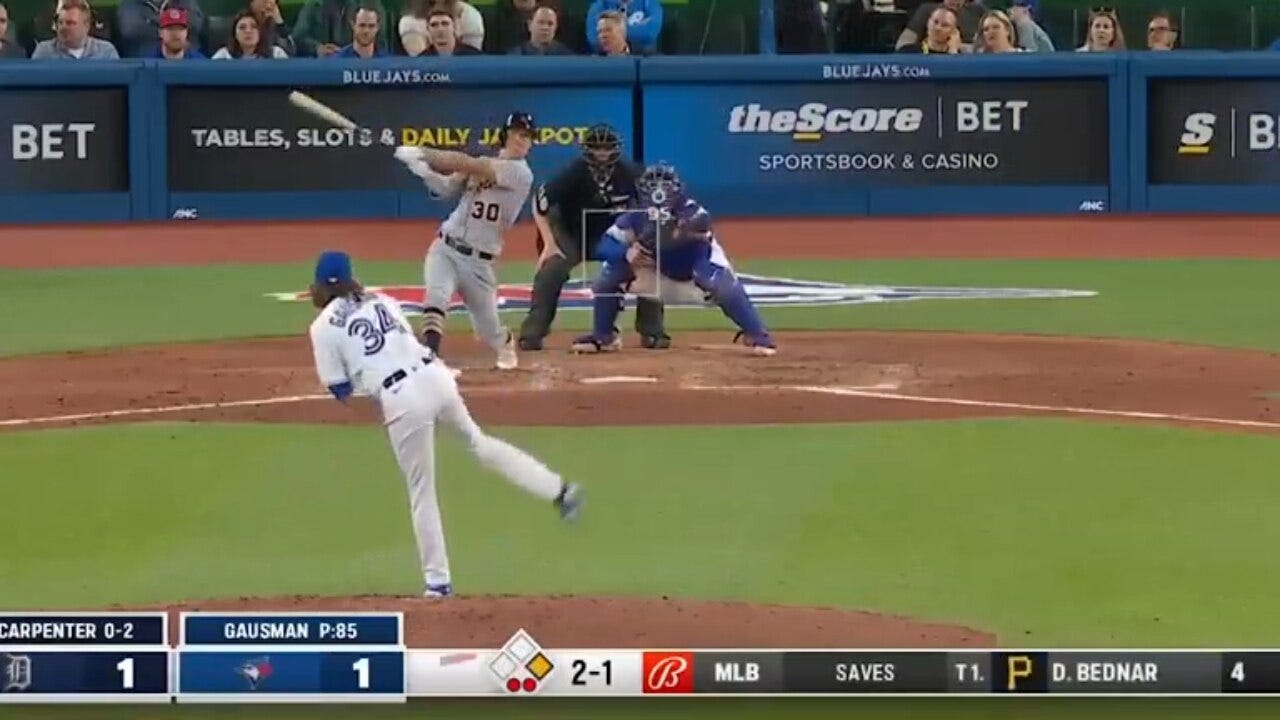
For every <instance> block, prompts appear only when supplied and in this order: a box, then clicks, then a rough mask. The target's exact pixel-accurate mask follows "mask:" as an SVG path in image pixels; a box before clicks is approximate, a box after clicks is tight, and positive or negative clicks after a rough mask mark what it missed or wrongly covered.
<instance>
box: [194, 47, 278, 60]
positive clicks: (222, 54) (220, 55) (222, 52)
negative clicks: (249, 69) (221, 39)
mask: <svg viewBox="0 0 1280 720" xmlns="http://www.w3.org/2000/svg"><path fill="white" fill-rule="evenodd" d="M271 57H272V59H274V60H288V59H289V53H287V52H285V51H284V48H282V47H280V46H279V45H272V46H271ZM213 59H214V60H233V59H235V58H232V57H231V51H230V50H227V49H226V48H225V47H220V48H218V52H216V53H214V54H213ZM240 59H241V60H260V59H261V58H259V57H258V56H257V55H242V56H241V57H240Z"/></svg>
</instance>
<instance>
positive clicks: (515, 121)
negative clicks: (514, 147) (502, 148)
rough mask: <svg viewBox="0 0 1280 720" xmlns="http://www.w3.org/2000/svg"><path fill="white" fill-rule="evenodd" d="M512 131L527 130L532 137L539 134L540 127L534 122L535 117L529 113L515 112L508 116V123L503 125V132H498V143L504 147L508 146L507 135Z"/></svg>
mask: <svg viewBox="0 0 1280 720" xmlns="http://www.w3.org/2000/svg"><path fill="white" fill-rule="evenodd" d="M512 130H527V131H528V132H529V134H530V135H533V134H534V133H536V132H537V130H538V127H537V125H535V124H534V122H533V116H532V115H530V114H529V113H527V112H513V113H511V114H510V115H508V116H507V121H506V122H504V123H502V130H500V131H498V142H499V143H500V144H502V145H506V144H507V134H508V133H510V132H511V131H512Z"/></svg>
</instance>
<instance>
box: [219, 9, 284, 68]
mask: <svg viewBox="0 0 1280 720" xmlns="http://www.w3.org/2000/svg"><path fill="white" fill-rule="evenodd" d="M288 57H289V54H288V53H286V52H285V51H284V48H282V47H280V46H279V45H274V44H272V43H271V41H270V40H269V39H268V37H267V35H266V33H264V32H262V25H261V24H260V21H259V20H258V16H257V15H255V14H254V13H253V11H252V10H241V11H240V12H239V14H237V15H236V19H235V22H234V23H232V25H231V38H230V39H229V40H228V41H227V45H226V47H222V48H219V49H218V52H216V53H214V54H213V59H214V60H233V59H234V60H254V59H257V58H274V59H276V60H284V59H287V58H288Z"/></svg>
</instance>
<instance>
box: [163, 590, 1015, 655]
mask: <svg viewBox="0 0 1280 720" xmlns="http://www.w3.org/2000/svg"><path fill="white" fill-rule="evenodd" d="M167 609H168V610H170V611H171V612H172V613H174V616H173V618H172V622H173V623H174V625H172V627H174V628H176V627H177V624H176V623H177V622H178V617H177V615H176V613H177V612H179V611H182V610H205V611H208V610H214V611H267V612H270V611H284V612H299V611H302V612H305V611H320V612H331V613H341V612H403V613H404V614H405V644H406V645H407V646H408V647H411V648H499V647H502V645H503V643H505V642H506V641H507V639H508V638H510V637H511V634H512V633H514V632H515V631H516V630H518V629H520V628H524V629H525V630H526V631H528V632H529V634H530V635H532V636H533V637H534V638H535V639H536V640H537V641H538V642H539V643H540V644H542V645H545V646H547V647H553V648H566V649H574V648H689V649H697V648H735V647H736V648H856V647H873V648H915V647H921V648H925V647H936V648H959V647H974V648H992V647H996V644H995V643H996V637H995V636H994V635H992V634H990V633H986V632H982V631H980V630H973V629H970V628H966V627H960V626H957V625H944V624H937V623H927V622H918V621H915V620H912V619H911V618H906V617H897V616H891V615H877V614H874V613H866V612H854V611H848V610H837V609H833V608H809V607H788V606H781V605H753V604H750V603H740V602H714V601H702V600H675V599H669V598H665V597H664V598H660V599H659V598H613V597H573V596H549V597H539V596H496V597H452V598H448V599H444V600H427V599H423V598H403V597H388V596H372V595H370V596H359V597H345V598H344V597H333V598H326V597H281V598H240V599H227V600H210V601H207V602H195V603H188V604H184V605H180V606H168V608H167ZM170 634H171V635H173V636H174V637H175V638H176V637H177V635H178V633H177V632H172V633H170Z"/></svg>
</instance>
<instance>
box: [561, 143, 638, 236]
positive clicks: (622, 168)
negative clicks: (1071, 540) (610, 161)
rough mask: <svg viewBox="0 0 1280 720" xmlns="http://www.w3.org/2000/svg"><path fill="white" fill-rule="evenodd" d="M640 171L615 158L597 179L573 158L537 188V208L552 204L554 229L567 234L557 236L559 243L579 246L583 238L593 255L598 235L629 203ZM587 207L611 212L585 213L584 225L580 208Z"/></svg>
mask: <svg viewBox="0 0 1280 720" xmlns="http://www.w3.org/2000/svg"><path fill="white" fill-rule="evenodd" d="M640 173H641V168H640V167H638V166H636V165H634V164H632V163H629V162H627V161H626V160H619V161H618V162H617V164H615V165H614V166H613V171H612V172H611V173H610V174H609V177H608V179H607V180H606V181H605V182H604V183H599V182H596V179H595V177H594V176H593V175H592V173H591V166H590V165H589V164H587V161H586V160H585V159H584V158H577V159H576V160H574V161H572V162H570V163H569V165H568V166H567V167H565V168H564V170H561V171H560V173H559V174H558V175H556V176H555V177H554V178H552V179H551V181H550V182H548V183H546V184H545V185H543V186H542V187H540V188H539V189H538V199H537V202H538V211H539V212H541V213H543V214H546V213H547V212H548V211H549V210H550V209H551V208H552V207H555V208H557V210H558V211H559V221H560V222H559V226H560V228H559V229H556V231H557V232H559V230H561V229H562V230H563V231H564V232H565V234H566V236H567V237H564V238H560V241H561V243H563V242H569V243H572V244H573V245H574V246H577V247H581V245H580V243H582V241H583V239H584V238H585V240H586V247H587V254H588V255H593V254H594V253H595V248H596V245H597V244H599V242H600V237H601V236H602V235H604V232H605V231H606V230H608V229H609V226H610V225H612V224H613V221H614V219H615V217H616V216H617V213H619V212H621V211H623V210H626V209H627V208H628V207H630V206H631V203H632V201H633V200H634V199H635V196H636V180H637V179H638V178H639V177H640ZM587 209H589V210H611V211H612V212H592V213H586V218H585V227H584V222H583V212H582V211H583V210H587ZM553 229H555V228H554V226H553Z"/></svg>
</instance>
